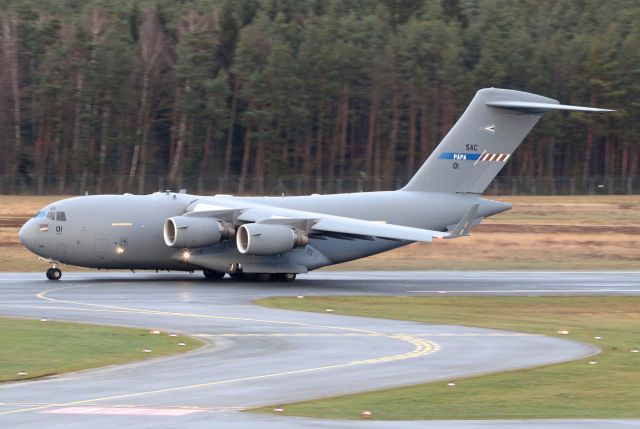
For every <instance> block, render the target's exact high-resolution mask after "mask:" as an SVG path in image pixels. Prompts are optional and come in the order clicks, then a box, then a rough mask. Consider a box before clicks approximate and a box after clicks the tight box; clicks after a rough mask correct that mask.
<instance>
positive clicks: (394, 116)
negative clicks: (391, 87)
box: [384, 89, 400, 178]
mask: <svg viewBox="0 0 640 429" xmlns="http://www.w3.org/2000/svg"><path fill="white" fill-rule="evenodd" d="M391 111H392V113H391V133H390V135H389V146H388V147H387V153H386V156H385V161H386V162H385V164H386V165H385V169H384V170H385V171H384V174H385V175H387V176H389V177H390V178H394V177H395V176H394V175H395V165H396V150H397V148H398V124H399V122H400V90H399V89H396V90H395V91H394V93H393V101H392V103H391Z"/></svg>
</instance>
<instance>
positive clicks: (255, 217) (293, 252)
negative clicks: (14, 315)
mask: <svg viewBox="0 0 640 429" xmlns="http://www.w3.org/2000/svg"><path fill="white" fill-rule="evenodd" d="M551 110H574V111H585V112H603V111H609V110H607V109H595V108H590V107H579V106H568V105H562V104H559V102H558V101H556V100H553V99H550V98H546V97H542V96H539V95H535V94H530V93H526V92H520V91H513V90H506V89H497V88H487V89H482V90H480V91H478V92H477V94H476V95H475V97H474V98H473V100H471V103H470V104H469V106H468V107H467V109H466V110H465V112H464V113H463V115H462V116H461V117H460V119H459V120H458V122H457V123H456V124H455V125H454V126H453V128H452V129H451V131H450V132H449V133H448V134H447V135H446V137H445V138H444V139H443V140H442V142H441V143H440V144H439V145H438V147H436V149H435V150H434V151H433V153H432V154H431V156H429V158H428V159H427V160H426V162H425V163H424V165H422V167H421V168H420V169H419V170H418V172H417V173H416V174H415V175H414V176H413V178H412V179H411V180H410V181H409V183H408V184H407V185H406V186H405V187H404V188H402V189H400V190H397V191H388V192H360V193H352V194H334V195H311V196H295V197H233V196H229V195H216V196H213V197H209V196H199V195H189V194H186V193H183V192H180V193H175V192H171V191H165V192H156V193H154V194H151V195H130V194H125V195H95V196H82V197H76V198H69V199H65V200H62V201H57V202H55V203H53V204H51V205H49V206H47V207H45V208H43V209H42V210H41V211H40V212H39V213H38V214H36V215H35V216H34V217H33V218H32V219H30V220H29V221H28V222H27V223H26V224H25V225H24V226H23V227H22V229H21V230H20V240H21V242H22V243H23V244H24V245H25V246H26V247H27V248H28V249H29V250H31V251H32V252H33V253H35V254H37V255H39V256H40V257H41V258H43V259H45V260H47V261H48V262H49V263H50V264H51V265H52V267H51V268H49V269H48V270H47V277H48V278H49V279H50V280H58V279H60V277H61V276H62V272H61V270H60V268H58V267H59V265H60V264H70V265H77V266H83V267H90V268H105V269H109V268H111V269H118V268H120V269H123V268H124V269H150V270H183V271H194V270H202V271H203V273H204V276H205V277H206V278H208V279H219V278H222V277H224V275H225V274H226V273H229V274H230V275H231V277H234V278H235V277H241V278H250V279H256V280H265V281H266V280H269V279H278V280H283V281H290V280H294V279H295V277H296V274H298V273H306V272H308V271H310V270H314V269H316V268H320V267H324V266H327V265H332V264H337V263H340V262H345V261H350V260H353V259H358V258H363V257H365V256H369V255H373V254H376V253H380V252H384V251H387V250H390V249H394V248H397V247H400V246H404V245H406V244H409V243H411V242H417V241H420V242H431V241H432V240H433V239H451V238H457V237H460V236H465V235H469V230H470V228H471V226H473V225H477V224H479V223H480V222H481V221H482V220H483V219H484V218H486V217H488V216H492V215H495V214H497V213H500V212H503V211H505V210H509V209H510V208H511V205H510V204H507V203H502V202H498V201H492V200H489V199H485V198H482V193H483V192H484V191H485V190H486V189H487V187H488V186H489V184H490V183H491V181H492V180H493V179H494V178H495V176H496V175H497V174H498V172H499V171H500V170H501V169H502V168H503V167H504V165H505V164H506V163H507V162H508V160H509V158H510V157H511V155H512V153H513V152H514V150H515V149H516V148H517V147H518V145H519V144H520V143H521V142H522V140H523V139H524V138H525V136H526V135H527V134H528V133H529V131H530V130H531V128H533V126H534V125H535V124H536V123H537V122H538V120H539V119H540V118H541V117H542V114H543V113H545V112H548V111H551Z"/></svg>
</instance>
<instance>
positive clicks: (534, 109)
mask: <svg viewBox="0 0 640 429" xmlns="http://www.w3.org/2000/svg"><path fill="white" fill-rule="evenodd" d="M486 105H487V106H490V107H499V108H501V109H509V110H517V111H518V112H522V113H545V112H549V111H551V110H573V111H577V112H613V110H610V109H598V108H595V107H582V106H570V105H568V104H555V103H535V102H530V101H487V102H486Z"/></svg>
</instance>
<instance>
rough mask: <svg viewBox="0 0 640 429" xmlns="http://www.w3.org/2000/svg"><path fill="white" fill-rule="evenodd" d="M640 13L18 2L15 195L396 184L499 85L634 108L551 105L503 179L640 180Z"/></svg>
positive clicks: (13, 9)
mask: <svg viewBox="0 0 640 429" xmlns="http://www.w3.org/2000/svg"><path fill="white" fill-rule="evenodd" d="M639 17H640V2H638V1H635V0H608V1H602V0H449V1H447V0H56V1H46V0H0V148H1V149H2V155H3V156H2V159H1V160H0V184H1V186H0V192H2V193H15V192H25V191H28V192H33V193H46V192H49V193H78V192H84V191H85V190H88V191H89V192H90V193H94V192H134V193H142V192H152V191H156V190H158V189H165V188H166V189H177V188H179V187H182V186H186V185H187V184H188V185H189V187H190V188H191V189H189V191H194V192H195V191H196V190H198V191H201V192H219V191H222V192H228V193H243V194H247V193H258V194H261V193H263V192H269V191H274V187H273V186H272V185H265V183H274V182H273V181H275V180H280V181H281V182H280V183H288V184H291V183H295V184H297V185H288V188H287V189H286V191H287V192H289V193H297V192H302V193H306V192H316V190H321V191H322V192H334V191H340V190H341V184H342V183H344V184H345V185H344V186H345V187H346V184H347V183H355V181H357V182H358V187H360V188H365V189H364V190H373V189H374V188H378V187H381V188H389V189H391V188H394V187H395V186H398V185H400V186H401V185H402V184H404V183H405V182H406V180H407V179H408V178H410V177H411V175H412V174H413V173H414V172H415V171H416V169H417V168H418V167H419V166H420V165H421V164H422V162H423V161H424V160H425V159H426V157H427V156H428V155H429V154H430V153H431V151H432V150H433V148H434V147H435V145H437V143H438V142H439V140H440V139H441V138H442V137H443V136H444V135H445V134H446V132H447V131H448V129H449V128H450V127H451V126H452V124H453V123H454V122H455V121H456V119H457V118H458V117H459V115H460V114H461V113H462V111H463V110H464V108H465V107H466V105H467V103H468V102H469V100H470V99H471V98H472V97H473V95H474V94H475V92H476V91H477V90H478V89H480V88H485V87H491V86H493V87H501V88H510V89H517V90H523V91H528V92H534V93H537V94H541V95H544V96H547V97H551V98H555V99H558V100H560V102H562V103H565V104H577V105H585V106H594V107H603V108H610V109H616V112H614V113H610V114H606V115H592V114H581V113H570V114H569V113H552V114H548V115H545V118H544V119H543V120H542V121H541V122H540V123H539V124H538V126H537V127H536V128H535V129H534V132H532V133H531V135H530V136H529V137H528V138H527V140H526V141H525V142H524V143H523V145H522V146H521V147H520V149H519V150H518V151H517V152H516V153H515V154H514V156H513V157H512V159H511V160H510V161H509V162H508V163H507V165H506V166H505V168H504V170H503V171H502V173H501V176H503V177H513V178H527V180H530V179H532V180H536V179H539V180H544V179H545V178H551V177H561V178H571V179H572V180H578V181H579V180H583V179H584V180H586V179H592V178H615V180H627V179H629V180H636V179H638V176H640V170H639V168H640V18H639ZM594 180H595V179H594ZM630 183H631V182H630ZM639 183H640V182H639ZM265 186H266V188H267V189H265ZM354 187H355V185H354ZM342 190H343V191H344V188H343V189H342ZM276 191H277V189H276ZM283 192H284V190H283Z"/></svg>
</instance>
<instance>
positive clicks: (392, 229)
mask: <svg viewBox="0 0 640 429" xmlns="http://www.w3.org/2000/svg"><path fill="white" fill-rule="evenodd" d="M311 230H312V231H317V232H333V233H341V234H349V235H361V236H371V237H379V238H386V239H390V240H403V241H423V242H426V243H430V242H431V241H432V240H433V238H434V237H444V236H446V235H447V233H445V232H440V231H432V230H429V229H421V228H412V227H408V226H401V225H392V224H381V223H377V222H371V221H361V220H356V219H348V218H325V219H320V220H319V221H318V222H317V223H315V224H314V225H313V226H312V227H311Z"/></svg>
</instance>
